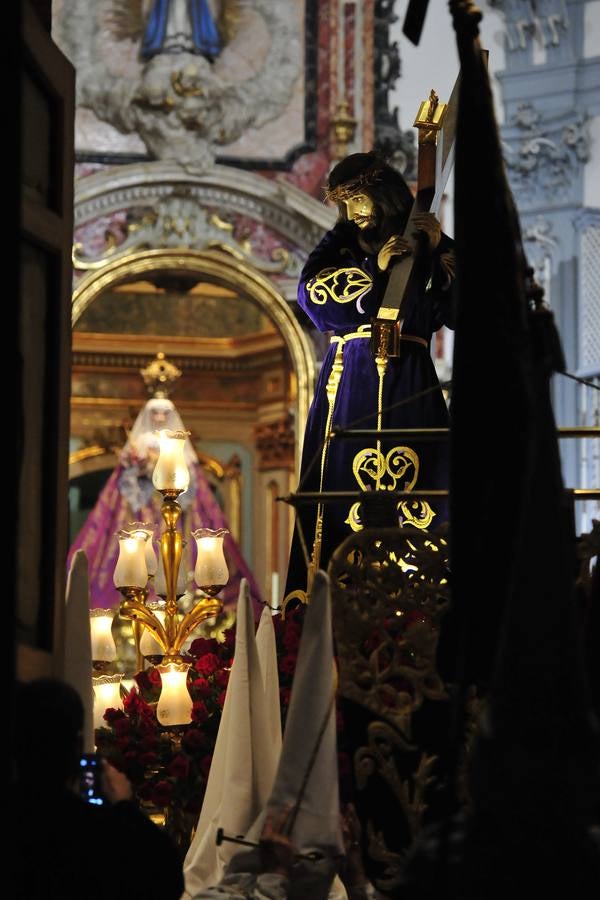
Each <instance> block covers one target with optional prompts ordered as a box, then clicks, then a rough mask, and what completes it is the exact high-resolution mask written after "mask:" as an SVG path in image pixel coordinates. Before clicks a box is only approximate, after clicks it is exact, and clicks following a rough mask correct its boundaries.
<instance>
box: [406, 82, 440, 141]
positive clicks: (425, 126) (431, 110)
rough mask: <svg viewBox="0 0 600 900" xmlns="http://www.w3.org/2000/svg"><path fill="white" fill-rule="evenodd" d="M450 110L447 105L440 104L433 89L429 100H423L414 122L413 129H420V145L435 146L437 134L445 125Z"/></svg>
mask: <svg viewBox="0 0 600 900" xmlns="http://www.w3.org/2000/svg"><path fill="white" fill-rule="evenodd" d="M447 109H448V104H447V103H440V98H439V97H438V95H437V94H436V92H435V91H434V90H433V88H432V89H431V91H430V93H429V98H428V99H427V100H423V102H422V103H421V105H420V106H419V112H418V113H417V117H416V119H415V121H414V122H413V127H414V128H418V129H419V143H420V144H423V143H432V144H435V142H436V139H437V134H438V132H439V131H440V129H441V127H442V125H443V124H444V117H445V115H446V110H447Z"/></svg>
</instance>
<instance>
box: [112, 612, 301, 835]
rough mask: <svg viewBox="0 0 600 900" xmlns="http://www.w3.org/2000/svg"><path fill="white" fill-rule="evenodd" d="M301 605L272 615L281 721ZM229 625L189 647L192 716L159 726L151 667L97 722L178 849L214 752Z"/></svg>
mask: <svg viewBox="0 0 600 900" xmlns="http://www.w3.org/2000/svg"><path fill="white" fill-rule="evenodd" d="M303 615H304V608H303V607H299V608H297V609H296V610H290V613H289V615H288V616H287V617H286V619H285V620H282V619H281V617H280V616H276V617H275V618H274V619H273V624H274V626H275V638H276V646H277V656H278V668H279V679H280V698H281V712H282V722H284V721H285V715H286V713H287V707H288V704H289V699H290V691H291V684H292V679H293V673H294V669H295V665H296V658H297V653H298V642H299V640H300V634H301V630H302V629H301V623H302V618H303ZM234 647H235V627H233V628H230V629H228V630H227V631H226V632H225V641H224V642H223V643H221V644H220V643H218V642H217V641H216V640H214V639H212V640H207V639H205V638H198V639H197V640H195V641H194V642H193V643H192V645H191V647H190V649H189V651H188V656H187V658H186V661H187V662H189V663H190V670H189V674H188V680H187V686H188V690H189V692H190V696H191V698H192V703H193V706H192V722H191V723H190V724H189V725H185V726H183V727H180V728H178V729H168V728H164V727H163V726H161V725H160V724H159V722H158V720H157V718H156V714H155V709H156V703H157V701H158V698H159V696H160V692H161V678H160V673H159V671H158V669H156V668H154V667H151V668H149V669H146V670H145V671H143V672H139V673H138V674H137V675H136V676H135V681H136V686H135V687H133V688H132V689H131V690H130V691H129V692H128V694H127V695H126V696H125V698H124V700H123V709H122V710H118V709H107V710H106V712H105V713H104V720H105V722H106V726H104V727H102V728H99V729H97V730H96V746H97V748H98V751H99V752H100V753H102V754H103V755H104V756H105V757H106V758H107V759H108V760H110V762H111V763H112V764H113V765H115V766H116V767H117V768H118V769H121V771H123V772H125V774H126V775H127V776H128V778H129V779H130V781H131V783H132V785H133V789H134V792H135V796H136V799H137V800H138V802H139V803H140V805H141V806H142V807H144V808H146V809H147V810H152V809H154V810H158V811H164V813H165V826H166V828H167V830H169V831H170V832H171V834H172V836H173V838H174V839H175V841H176V842H177V843H178V845H179V846H180V848H181V851H182V853H185V852H186V850H187V848H188V846H189V842H190V839H191V835H192V830H193V828H194V827H195V826H196V824H197V821H198V816H199V814H200V809H201V808H202V801H203V799H204V793H205V790H206V782H207V779H208V773H209V771H210V764H211V761H212V755H213V752H214V747H215V742H216V739H217V733H218V730H219V722H220V719H221V711H222V709H223V704H224V702H225V694H226V691H227V684H228V681H229V670H230V668H231V664H232V662H233V652H234Z"/></svg>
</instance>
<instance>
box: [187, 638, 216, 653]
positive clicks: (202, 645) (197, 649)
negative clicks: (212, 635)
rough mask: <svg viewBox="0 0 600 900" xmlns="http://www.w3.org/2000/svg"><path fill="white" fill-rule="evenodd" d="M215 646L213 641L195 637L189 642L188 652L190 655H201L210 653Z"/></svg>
mask: <svg viewBox="0 0 600 900" xmlns="http://www.w3.org/2000/svg"><path fill="white" fill-rule="evenodd" d="M214 647H215V642H214V641H208V640H207V639H206V638H196V640H195V641H192V643H191V644H190V649H189V651H188V652H189V653H190V654H191V655H192V656H196V657H201V656H205V655H206V654H208V653H212V652H213V650H214Z"/></svg>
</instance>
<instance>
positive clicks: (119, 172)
mask: <svg viewBox="0 0 600 900" xmlns="http://www.w3.org/2000/svg"><path fill="white" fill-rule="evenodd" d="M182 192H183V196H185V197H187V198H189V199H190V201H191V200H193V201H194V203H195V205H196V209H197V210H201V209H211V210H214V209H216V210H225V211H226V212H224V213H223V218H224V219H229V218H231V216H232V215H236V214H240V215H243V216H247V217H248V218H250V219H254V220H256V221H257V222H263V223H266V224H267V225H268V227H269V229H270V230H271V231H273V232H275V233H276V234H279V235H281V236H282V237H283V238H285V239H286V240H287V241H289V242H290V243H291V244H292V245H293V246H294V247H297V248H298V251H299V252H300V254H301V257H302V258H303V257H304V256H305V254H306V253H308V252H309V251H310V250H311V249H312V247H314V245H315V244H316V243H317V242H318V241H319V240H320V239H321V237H322V235H323V232H324V231H326V230H327V229H328V228H331V227H332V225H333V223H334V221H335V213H334V212H333V211H332V210H331V209H329V208H328V207H327V206H325V205H324V204H323V203H319V201H318V200H315V199H314V198H312V197H309V196H308V195H307V194H306V193H304V192H303V191H300V190H299V189H298V188H296V187H294V185H292V184H289V182H287V181H285V180H283V179H281V180H277V179H267V178H263V177H262V176H260V175H257V174H255V173H252V172H244V171H241V170H240V169H233V168H231V167H230V166H220V165H215V166H214V167H213V168H212V169H211V170H210V172H207V173H199V172H196V171H192V170H190V169H188V168H186V167H185V166H181V165H179V164H178V163H175V162H172V161H157V162H152V163H138V164H132V165H128V166H122V167H118V168H117V167H115V168H112V169H107V170H104V171H100V172H97V173H95V174H93V175H88V176H86V177H84V178H80V179H78V180H77V181H76V184H75V227H76V228H77V229H81V228H85V226H86V225H87V223H91V222H93V221H94V220H97V219H99V218H100V217H105V216H111V215H112V214H114V213H117V212H119V211H122V210H130V209H140V208H141V207H143V208H148V212H149V213H153V212H154V211H155V209H156V207H157V206H158V204H159V203H160V202H161V201H162V200H163V199H165V198H168V197H170V196H171V195H173V194H174V193H177V194H179V195H182ZM157 227H160V226H158V225H157ZM195 227H196V228H198V232H199V233H200V232H201V230H202V229H201V227H200V224H199V223H197V224H196V226H195ZM220 237H221V240H222V241H223V240H226V238H227V235H226V234H225V232H223V231H221V234H220Z"/></svg>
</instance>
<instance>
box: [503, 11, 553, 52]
mask: <svg viewBox="0 0 600 900" xmlns="http://www.w3.org/2000/svg"><path fill="white" fill-rule="evenodd" d="M491 6H493V7H495V8H496V9H498V10H499V11H500V12H502V13H503V14H504V19H505V27H506V31H505V33H504V40H505V46H506V49H507V50H508V51H509V52H513V51H516V50H525V49H526V47H527V45H528V44H529V42H530V41H532V40H536V41H538V42H539V43H540V44H541V45H542V46H543V47H557V46H558V45H559V44H560V41H561V37H563V36H564V35H565V33H566V32H567V31H568V29H569V13H568V10H567V6H566V4H565V2H564V0H536V2H533V0H491Z"/></svg>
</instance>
